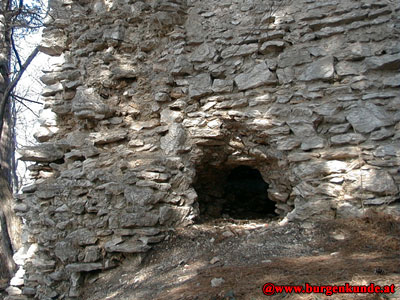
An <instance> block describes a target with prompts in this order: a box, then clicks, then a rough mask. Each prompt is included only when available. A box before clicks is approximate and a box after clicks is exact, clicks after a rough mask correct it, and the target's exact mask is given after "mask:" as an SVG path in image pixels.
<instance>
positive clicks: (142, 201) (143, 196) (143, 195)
mask: <svg viewBox="0 0 400 300" xmlns="http://www.w3.org/2000/svg"><path fill="white" fill-rule="evenodd" d="M153 193H154V192H153V189H151V188H146V187H137V186H133V187H127V188H126V189H125V190H124V195H125V199H126V201H127V202H128V203H129V204H132V205H133V207H134V208H135V209H138V208H140V207H142V208H145V207H146V206H148V205H151V204H154V203H155V202H154V200H155V198H154V197H153Z"/></svg>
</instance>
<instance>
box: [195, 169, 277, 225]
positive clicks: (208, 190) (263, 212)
mask: <svg viewBox="0 0 400 300" xmlns="http://www.w3.org/2000/svg"><path fill="white" fill-rule="evenodd" d="M194 188H195V189H196V191H197V194H198V202H199V209H200V219H201V220H207V219H218V218H233V219H240V220H248V219H266V218H273V217H276V216H277V214H276V213H275V204H276V203H275V202H274V201H272V200H270V199H269V198H268V188H269V185H268V183H266V182H265V181H264V179H263V178H262V176H261V174H260V172H259V171H258V170H257V169H255V168H252V167H249V166H237V167H234V168H227V169H220V168H205V169H202V170H199V171H198V174H197V180H196V182H195V185H194Z"/></svg>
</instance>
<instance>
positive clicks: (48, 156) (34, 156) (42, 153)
mask: <svg viewBox="0 0 400 300" xmlns="http://www.w3.org/2000/svg"><path fill="white" fill-rule="evenodd" d="M18 152H19V153H20V155H21V157H20V160H26V161H36V162H52V161H55V160H57V159H60V158H63V156H64V151H62V150H60V149H59V148H58V147H56V146H55V145H53V144H44V143H43V144H40V145H38V146H29V147H25V148H23V149H22V150H19V151H18Z"/></svg>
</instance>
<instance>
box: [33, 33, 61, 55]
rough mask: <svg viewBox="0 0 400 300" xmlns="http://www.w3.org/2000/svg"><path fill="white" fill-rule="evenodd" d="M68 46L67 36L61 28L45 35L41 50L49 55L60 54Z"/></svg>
mask: <svg viewBox="0 0 400 300" xmlns="http://www.w3.org/2000/svg"><path fill="white" fill-rule="evenodd" d="M66 47H67V37H66V36H65V35H64V32H63V31H62V30H61V29H60V30H52V31H50V32H49V33H48V34H45V35H44V38H42V42H41V43H40V46H39V50H40V51H41V52H43V53H46V54H47V55H53V56H58V55H61V54H62V52H63V51H64V50H65V48H66Z"/></svg>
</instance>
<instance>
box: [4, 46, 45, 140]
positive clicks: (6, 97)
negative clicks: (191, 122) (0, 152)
mask: <svg viewBox="0 0 400 300" xmlns="http://www.w3.org/2000/svg"><path fill="white" fill-rule="evenodd" d="M38 53H39V48H38V47H36V48H35V49H34V50H33V51H32V53H31V54H30V55H29V57H28V58H27V59H26V61H25V63H24V64H23V65H22V66H21V69H20V70H19V72H18V73H17V75H16V76H15V78H14V79H13V81H12V82H11V83H10V84H9V85H8V86H7V88H6V90H5V92H4V94H3V96H2V98H1V101H0V139H1V133H2V131H3V123H4V113H5V109H6V104H7V101H8V98H9V97H10V94H11V92H12V91H13V89H14V88H15V86H16V85H17V83H18V82H19V80H20V79H21V77H22V75H23V74H24V72H25V70H26V68H27V67H28V66H29V64H30V63H31V62H32V60H33V59H34V58H35V56H36V55H37V54H38Z"/></svg>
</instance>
